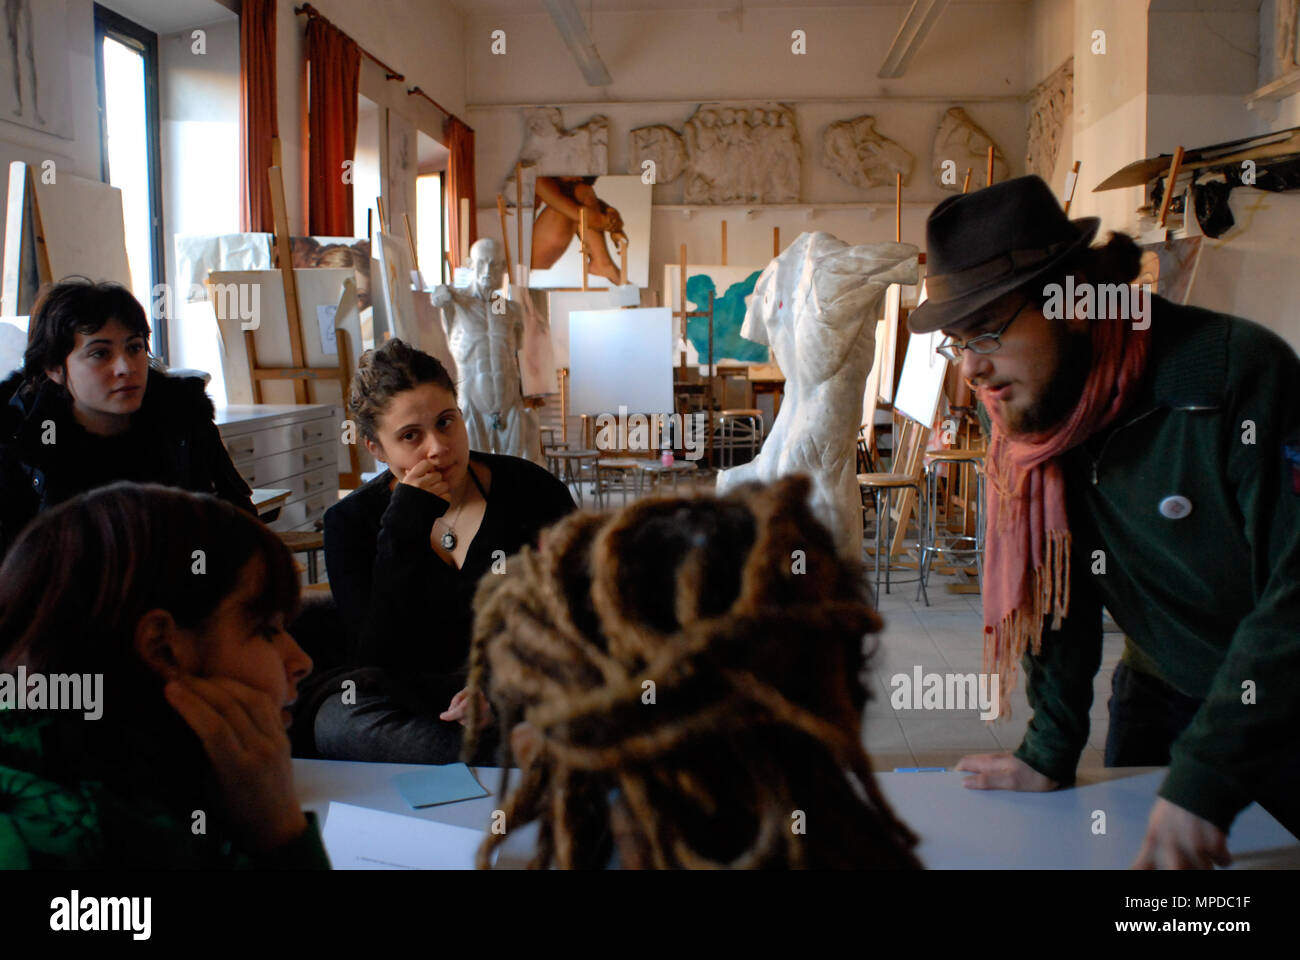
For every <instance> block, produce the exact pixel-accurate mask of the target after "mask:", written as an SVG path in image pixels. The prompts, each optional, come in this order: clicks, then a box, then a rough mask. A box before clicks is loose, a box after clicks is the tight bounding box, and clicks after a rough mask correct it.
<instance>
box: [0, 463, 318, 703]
mask: <svg viewBox="0 0 1300 960" xmlns="http://www.w3.org/2000/svg"><path fill="white" fill-rule="evenodd" d="M254 557H261V558H262V559H263V561H264V562H265V581H264V589H263V591H262V594H261V597H260V599H259V601H258V603H259V605H260V606H261V607H262V608H263V609H264V611H265V612H266V613H272V612H277V611H278V612H283V613H284V614H285V617H286V619H290V618H291V617H292V615H293V613H294V612H295V611H296V609H297V604H298V580H297V575H296V573H295V571H294V567H293V559H292V557H291V556H290V554H289V552H288V550H287V549H286V548H285V546H284V544H283V543H282V542H281V541H280V539H279V537H277V536H276V535H275V534H274V533H272V532H271V531H269V530H268V529H267V528H266V527H265V526H264V525H263V524H262V523H260V522H259V521H258V520H256V519H255V518H254V517H252V516H250V515H249V514H247V513H245V512H244V511H242V510H239V509H237V508H236V507H234V506H232V505H231V504H229V503H227V502H225V501H224V500H220V499H218V498H216V497H214V496H210V495H207V494H196V493H189V492H186V491H183V490H177V489H175V488H172V487H163V486H158V485H153V484H133V483H115V484H113V485H111V486H107V487H101V488H99V489H98V490H94V491H91V492H90V493H85V494H81V495H80V496H77V497H73V498H72V499H70V500H68V501H67V502H65V503H62V504H60V505H59V506H57V507H55V508H53V509H52V510H48V511H46V512H45V513H43V514H41V515H40V516H38V517H37V518H36V519H35V520H33V521H32V523H31V524H29V525H28V526H27V528H26V529H25V530H24V531H23V533H22V534H21V535H20V536H19V538H18V539H17V540H16V541H15V542H14V544H13V546H12V547H11V548H10V550H9V553H8V554H7V555H6V557H5V559H4V564H3V565H2V566H0V670H7V671H11V670H13V669H14V668H15V667H17V666H19V665H24V666H26V668H27V669H28V670H29V671H39V672H44V673H102V674H104V675H105V676H106V677H107V676H112V677H114V678H115V680H114V684H115V687H116V688H117V690H123V689H131V688H138V687H139V686H140V685H143V686H144V687H145V688H149V689H154V690H155V692H156V693H157V692H160V691H161V687H162V681H161V679H159V678H156V677H151V675H150V674H149V671H148V670H147V668H146V667H145V666H144V664H143V663H141V662H140V660H139V657H138V656H137V655H136V653H135V650H134V634H135V627H136V624H137V623H138V622H139V620H140V618H141V617H142V616H143V615H144V614H145V613H147V612H148V611H150V610H154V609H163V610H166V611H168V612H169V613H170V614H171V615H172V618H173V619H174V620H175V621H176V623H177V624H178V625H179V626H181V627H182V628H187V629H192V628H197V627H200V626H201V625H202V624H203V623H205V622H206V621H207V619H208V618H209V617H210V616H211V615H212V614H213V612H214V611H215V610H216V609H217V607H218V606H219V605H220V603H221V601H222V600H223V599H224V598H225V597H226V596H227V595H229V594H230V593H231V592H232V591H233V590H234V589H235V588H236V587H237V585H238V582H239V576H240V573H241V572H242V570H243V568H244V566H245V565H246V564H247V563H248V562H249V561H250V560H252V559H253V558H254ZM132 692H138V689H133V690H132ZM159 699H161V698H160V696H159ZM129 700H130V698H129V697H125V696H121V695H118V696H114V697H112V698H108V703H107V706H106V709H107V708H108V707H114V706H116V707H117V708H125V706H126V704H127V701H129Z"/></svg>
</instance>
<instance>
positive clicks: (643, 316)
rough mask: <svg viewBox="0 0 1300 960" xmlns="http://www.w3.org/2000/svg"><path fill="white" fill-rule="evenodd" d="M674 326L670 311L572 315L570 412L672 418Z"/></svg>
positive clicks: (614, 311)
mask: <svg viewBox="0 0 1300 960" xmlns="http://www.w3.org/2000/svg"><path fill="white" fill-rule="evenodd" d="M672 320H673V315H672V311H671V310H669V309H668V308H667V307H644V308H638V309H635V310H577V311H574V312H573V313H570V314H569V410H570V412H571V413H574V414H583V413H586V414H601V413H618V409H619V407H626V408H627V410H628V412H629V413H672V412H673V354H672V348H673V326H672Z"/></svg>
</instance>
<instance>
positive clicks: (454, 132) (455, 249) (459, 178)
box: [443, 117, 478, 270]
mask: <svg viewBox="0 0 1300 960" xmlns="http://www.w3.org/2000/svg"><path fill="white" fill-rule="evenodd" d="M443 135H444V139H445V141H446V144H447V150H448V152H449V153H450V154H451V156H450V158H449V159H448V161H447V202H448V207H447V230H448V233H450V234H451V235H450V236H449V237H448V239H447V250H448V256H447V259H448V260H449V261H450V263H451V266H452V269H453V270H454V269H455V268H456V267H459V266H460V265H461V262H460V232H461V218H460V207H461V203H460V201H461V199H462V198H463V199H467V200H469V242H470V243H471V244H473V242H474V241H475V240H477V239H478V200H477V199H476V191H475V189H474V131H473V130H471V129H470V128H469V127H467V126H466V125H465V124H463V123H462V122H461V121H460V120H458V119H456V118H455V117H448V118H447V123H446V124H445V125H444V126H443Z"/></svg>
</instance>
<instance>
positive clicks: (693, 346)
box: [664, 263, 771, 366]
mask: <svg viewBox="0 0 1300 960" xmlns="http://www.w3.org/2000/svg"><path fill="white" fill-rule="evenodd" d="M766 266H767V265H766V264H763V265H762V266H756V267H724V266H695V265H691V264H687V265H686V304H687V309H688V310H691V311H694V310H707V309H708V308H709V293H710V292H712V294H713V362H714V363H715V364H717V363H750V364H757V363H767V362H768V360H769V359H770V356H771V354H770V352H769V350H768V348H767V346H765V345H764V344H761V343H755V342H754V341H753V340H746V339H745V338H744V337H742V336H741V335H740V328H741V325H742V324H743V323H744V322H745V311H746V310H747V309H748V308H749V298H750V296H752V295H753V293H754V284H755V283H756V282H757V281H758V277H759V274H761V273H762V272H763V270H764V269H766ZM681 273H682V267H681V264H679V263H670V264H667V265H666V266H665V267H664V303H665V304H667V305H668V307H669V309H670V310H673V311H674V312H675V311H678V310H680V309H681ZM680 325H681V321H680V320H678V319H677V318H674V327H673V342H674V343H676V342H677V337H678V331H679V330H680ZM708 362H709V320H708V318H707V317H691V318H689V319H688V320H687V321H686V363H687V365H688V366H700V365H704V364H707V363H708Z"/></svg>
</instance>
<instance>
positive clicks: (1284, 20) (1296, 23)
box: [1273, 0, 1300, 78]
mask: <svg viewBox="0 0 1300 960" xmlns="http://www.w3.org/2000/svg"><path fill="white" fill-rule="evenodd" d="M1297 34H1300V0H1277V21H1276V29H1275V32H1274V34H1273V38H1274V44H1273V49H1274V51H1275V59H1274V71H1273V76H1274V77H1275V78H1276V77H1281V76H1283V75H1284V74H1288V73H1290V72H1291V71H1292V70H1295V69H1296V68H1297V67H1300V49H1297V44H1300V37H1298V36H1297Z"/></svg>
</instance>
